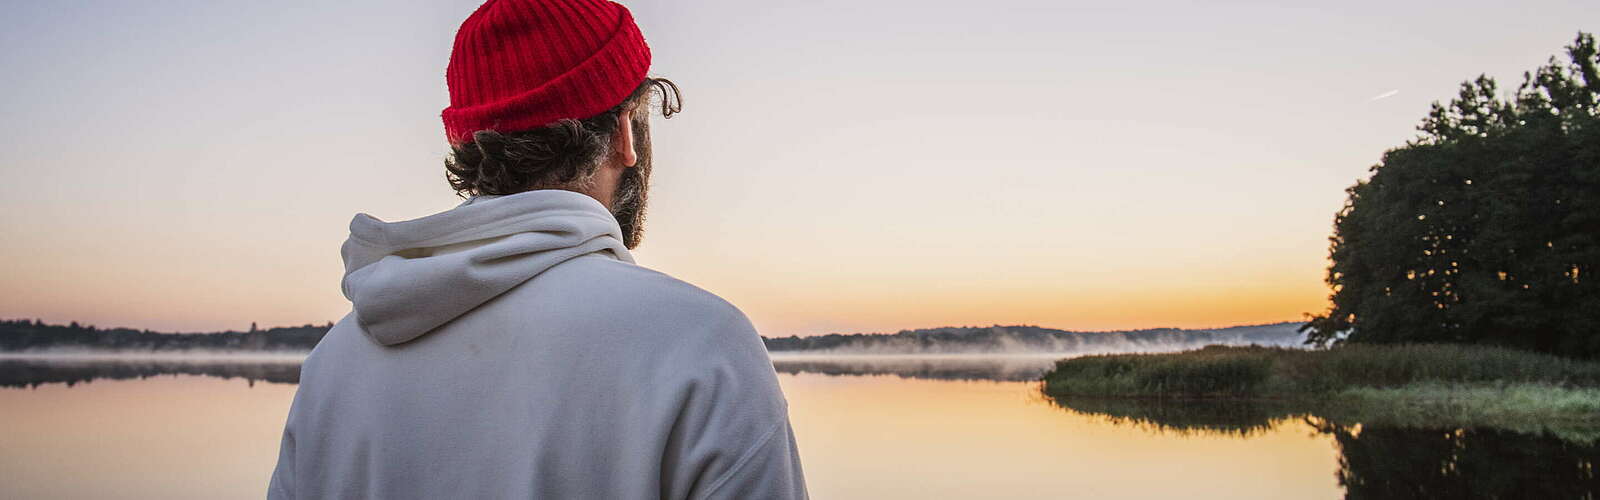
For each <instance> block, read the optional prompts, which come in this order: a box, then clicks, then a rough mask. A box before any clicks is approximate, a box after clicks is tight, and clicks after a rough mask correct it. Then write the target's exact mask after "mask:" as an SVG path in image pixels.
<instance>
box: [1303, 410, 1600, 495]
mask: <svg viewBox="0 0 1600 500" xmlns="http://www.w3.org/2000/svg"><path fill="white" fill-rule="evenodd" d="M1323 430H1324V431H1325V432H1330V433H1332V434H1333V436H1334V439H1335V440H1336V441H1337V442H1338V443H1339V450H1340V454H1341V456H1340V458H1339V472H1338V476H1339V484H1341V485H1343V486H1344V488H1345V498H1347V499H1366V498H1595V496H1596V495H1600V479H1597V477H1596V473H1597V472H1600V471H1597V470H1596V466H1597V465H1600V446H1597V445H1595V444H1579V443H1573V442H1569V441H1565V440H1562V439H1560V438H1557V437H1555V436H1551V435H1548V434H1523V433H1519V432H1513V431H1506V430H1499V429H1460V430H1453V431H1452V430H1425V429H1406V428H1398V427H1388V428H1371V427H1367V428H1360V430H1359V432H1358V431H1356V430H1355V429H1354V428H1352V427H1349V426H1338V425H1327V426H1323Z"/></svg>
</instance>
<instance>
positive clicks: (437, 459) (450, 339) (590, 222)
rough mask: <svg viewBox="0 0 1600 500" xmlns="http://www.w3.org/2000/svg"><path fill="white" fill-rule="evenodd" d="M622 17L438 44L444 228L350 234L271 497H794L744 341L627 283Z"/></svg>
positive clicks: (639, 61)
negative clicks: (443, 48)
mask: <svg viewBox="0 0 1600 500" xmlns="http://www.w3.org/2000/svg"><path fill="white" fill-rule="evenodd" d="M649 66H650V51H649V48H648V47H647V46H646V45H645V43H644V38H643V37H642V35H641V34H640V32H639V30H638V28H637V27H636V26H635V25H634V22H633V18H632V16H631V15H630V14H629V12H628V10H627V9H626V8H624V7H622V6H620V5H617V4H614V3H610V2H605V1H602V0H490V1H489V2H487V3H485V4H484V5H483V6H482V7H479V8H478V10H477V11H476V12H473V14H472V15H471V16H470V17H468V18H467V20H466V22H464V23H463V24H462V25H461V29H460V31H459V32H458V33H457V35H456V40H455V48H454V51H453V52H452V54H451V57H450V65H449V69H448V70H447V71H446V80H447V81H448V84H449V88H450V107H449V108H446V109H445V110H444V113H443V118H444V124H445V132H446V135H447V137H448V139H449V141H450V143H451V149H452V154H451V156H450V159H448V160H447V161H446V168H447V171H448V174H447V177H448V180H449V181H450V184H451V186H452V187H453V188H455V189H456V190H457V192H459V193H461V194H463V195H464V196H468V198H467V200H466V201H465V202H464V203H462V204H461V205H460V206H458V207H456V208H454V209H451V210H448V211H445V212H442V213H439V214H435V215H432V216H428V217H423V218H420V219H416V220H410V221H404V222H393V223H389V222H383V221H379V220H377V219H375V218H372V217H370V216H367V215H365V214H358V215H356V217H355V219H354V220H353V221H351V223H350V238H349V240H347V241H346V242H345V243H344V247H343V251H342V253H343V256H344V261H345V277H344V284H343V288H344V293H345V296H346V297H348V298H349V299H350V301H351V303H352V304H353V311H352V312H351V314H349V315H347V316H345V318H344V319H343V320H341V321H339V323H338V324H337V325H335V326H334V327H333V329H332V330H330V331H329V332H328V335H327V337H325V338H323V340H322V342H321V343H320V344H318V345H317V347H316V349H315V350H314V351H312V353H311V356H310V357H308V358H307V359H306V362H305V365H304V367H303V368H302V371H301V378H300V388H299V392H298V393H297V394H296V395H295V399H294V404H293V407H292V408H291V410H290V412H289V418H288V423H287V424H286V426H285V428H284V433H283V442H282V445H281V449H280V452H279V458H278V466H277V469H276V470H275V471H274V472H273V476H272V482H271V485H270V487H269V493H268V496H269V497H271V498H335V497H336V498H356V497H359V498H595V499H631V498H673V499H677V498H693V499H700V498H804V497H805V496H806V490H805V484H804V480H803V479H802V475H801V469H800V463H799V458H798V455H797V453H796V448H795V443H794V433H793V430H792V429H791V428H790V425H789V420H788V416H787V403H786V402H785V400H784V397H783V394H782V393H781V392H780V390H779V388H778V383H777V375H776V373H775V372H774V371H773V368H772V365H771V361H770V360H769V359H768V357H767V352H766V349H765V348H764V347H763V346H762V343H761V339H760V337H759V336H758V335H757V334H756V332H755V330H754V328H753V327H752V326H751V325H750V322H749V320H747V319H746V318H745V316H744V315H743V314H742V313H740V312H739V310H738V309H736V308H734V306H732V305H730V304H728V303H727V302H725V301H723V300H722V299H720V298H718V297H717V296H715V295H712V294H710V293H708V292H705V291H703V290H700V289H698V288H695V287H694V286H692V285H689V284H687V283H684V282H681V281H678V280H676V279H673V278H671V277H668V276H666V275H663V274H661V273H657V272H654V271H651V270H648V269H645V268H643V267H640V266H637V265H635V264H634V263H633V258H632V257H631V256H630V255H629V250H630V249H632V248H634V247H636V246H637V245H638V244H639V238H640V236H641V235H642V234H643V233H642V231H643V225H642V221H643V219H644V207H645V194H646V192H647V190H646V186H647V181H648V179H649V174H650V141H649V128H648V119H647V115H648V108H649V105H650V104H651V102H652V100H651V98H652V97H653V96H655V95H657V94H659V96H660V99H661V104H662V108H663V110H664V111H663V114H668V115H670V113H672V112H675V111H677V109H678V106H677V102H678V101H677V93H676V87H675V86H673V85H672V84H671V83H670V82H667V81H665V80H657V79H652V78H647V77H646V72H647V70H648V69H649Z"/></svg>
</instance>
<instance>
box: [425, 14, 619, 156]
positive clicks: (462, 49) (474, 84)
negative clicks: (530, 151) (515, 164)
mask: <svg viewBox="0 0 1600 500" xmlns="http://www.w3.org/2000/svg"><path fill="white" fill-rule="evenodd" d="M649 69H650V47H649V46H648V45H645V43H644V35H643V34H641V33H640V32H639V27H638V26H637V25H635V24H634V23H633V14H631V13H629V12H628V8H627V7H623V6H621V5H618V4H616V3H613V2H608V1H604V0H489V1H488V2H484V4H483V5H482V6H480V7H478V10H477V11H474V12H473V13H472V15H471V16H467V20H466V21H465V22H463V23H461V29H460V30H459V31H457V32H456V42H455V48H454V50H452V51H451V52H450V66H449V67H448V68H447V69H446V70H445V80H446V82H447V83H448V84H449V86H450V107H448V108H445V109H444V112H443V113H442V114H441V116H443V118H444V131H445V136H446V137H448V139H449V141H450V143H451V144H461V143H464V142H470V141H471V140H472V134H473V133H474V132H477V131H479V130H494V131H497V132H520V131H524V130H531V129H535V128H539V127H542V126H545V125H549V124H551V123H555V122H556V121H558V120H561V119H566V118H574V119H584V118H589V117H592V116H595V115H598V114H600V113H602V112H605V111H606V110H608V109H611V108H612V107H614V106H616V105H618V104H621V103H622V100H623V99H626V98H627V97H628V95H629V94H632V93H633V90H634V89H636V88H638V86H639V84H640V83H641V82H643V81H644V78H645V74H646V72H647V71H649Z"/></svg>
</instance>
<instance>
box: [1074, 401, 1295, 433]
mask: <svg viewBox="0 0 1600 500" xmlns="http://www.w3.org/2000/svg"><path fill="white" fill-rule="evenodd" d="M1051 401H1052V402H1054V403H1055V404H1056V405H1057V406H1060V407H1061V408H1063V409H1066V410H1067V411H1070V412H1073V413H1077V414H1080V415H1086V416H1093V417H1100V418H1103V419H1104V420H1105V421H1107V422H1110V423H1112V424H1115V425H1127V426H1132V427H1138V428H1141V429H1145V430H1148V431H1151V432H1156V433H1171V434H1178V435H1185V436H1187V435H1225V436H1236V437H1248V436H1253V435H1256V434H1259V433H1262V432H1266V431H1269V430H1271V429H1273V428H1274V427H1276V426H1277V425H1279V424H1281V423H1283V421H1285V420H1289V419H1293V418H1297V417H1304V415H1301V414H1297V413H1295V412H1292V411H1290V410H1289V408H1288V407H1286V406H1285V405H1283V404H1282V403H1281V402H1258V401H1242V400H1220V399H1213V400H1180V399H1164V398H1095V397H1074V398H1051Z"/></svg>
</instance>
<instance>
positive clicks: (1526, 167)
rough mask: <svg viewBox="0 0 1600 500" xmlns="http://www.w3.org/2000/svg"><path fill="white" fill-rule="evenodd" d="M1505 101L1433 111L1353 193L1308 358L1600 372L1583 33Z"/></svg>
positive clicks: (1595, 217)
mask: <svg viewBox="0 0 1600 500" xmlns="http://www.w3.org/2000/svg"><path fill="white" fill-rule="evenodd" d="M1567 56H1568V61H1567V62H1565V63H1563V62H1561V61H1559V60H1558V59H1557V58H1555V57H1552V58H1550V62H1549V63H1548V64H1546V65H1545V66H1544V67H1542V68H1539V69H1538V70H1536V71H1534V72H1531V73H1524V75H1523V77H1524V78H1523V83H1522V85H1521V86H1520V87H1518V88H1517V90H1516V91H1515V92H1514V93H1512V94H1511V95H1509V96H1507V97H1504V98H1502V97H1500V93H1499V90H1498V88H1497V86H1496V84H1495V81H1494V80H1493V79H1490V78H1487V77H1484V76H1480V77H1478V78H1477V79H1475V80H1472V81H1468V82H1464V83H1462V84H1461V91H1460V94H1459V95H1457V96H1456V97H1455V98H1454V99H1452V100H1451V101H1450V103H1449V104H1448V105H1440V104H1439V103H1437V102H1436V103H1434V104H1433V107H1432V109H1431V110H1430V111H1429V113H1428V116H1427V117H1426V118H1424V119H1423V120H1422V124H1421V125H1420V126H1418V127H1417V129H1418V130H1419V131H1421V132H1422V134H1421V135H1420V136H1419V137H1417V138H1415V139H1413V140H1410V141H1407V143H1406V145H1405V146H1403V147H1400V148H1397V149H1392V150H1389V151H1387V152H1385V153H1384V155H1383V158H1382V161H1381V162H1380V163H1379V164H1378V165H1376V166H1373V167H1372V168H1371V170H1370V171H1371V172H1372V175H1371V177H1370V178H1369V179H1367V180H1363V181H1358V182H1357V183H1356V184H1355V185H1354V186H1351V187H1350V188H1348V189H1346V193H1348V195H1349V197H1348V198H1347V200H1346V201H1345V205H1344V207H1343V209H1341V210H1340V211H1339V212H1338V214H1337V215H1336V216H1335V218H1334V233H1333V235H1332V236H1331V237H1330V238H1329V240H1330V245H1329V253H1330V258H1331V260H1332V265H1331V266H1330V267H1329V268H1328V274H1327V283H1328V285H1329V286H1330V287H1331V289H1332V295H1331V296H1330V299H1331V302H1332V305H1331V307H1330V309H1329V310H1328V311H1327V312H1324V313H1323V314H1320V315H1315V316H1310V318H1309V321H1308V322H1307V323H1306V325H1305V326H1304V327H1303V328H1302V330H1303V331H1309V332H1310V334H1309V336H1308V340H1307V342H1308V343H1313V344H1318V345H1328V344H1330V343H1337V342H1341V341H1349V342H1372V343H1393V342H1465V343H1486V344H1496V345H1505V346H1512V347H1521V348H1526V349H1532V350H1537V351H1543V352H1551V353H1557V354H1565V355H1571V356H1577V357H1589V358H1595V357H1600V327H1597V326H1596V325H1600V285H1597V281H1596V279H1595V277H1596V276H1600V274H1597V273H1600V268H1597V267H1596V266H1597V264H1600V105H1597V103H1600V70H1597V65H1600V58H1597V51H1596V46H1595V41H1594V37H1593V36H1592V35H1590V34H1586V33H1579V34H1578V36H1577V39H1576V40H1575V41H1574V42H1573V44H1572V45H1570V46H1568V47H1567Z"/></svg>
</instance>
